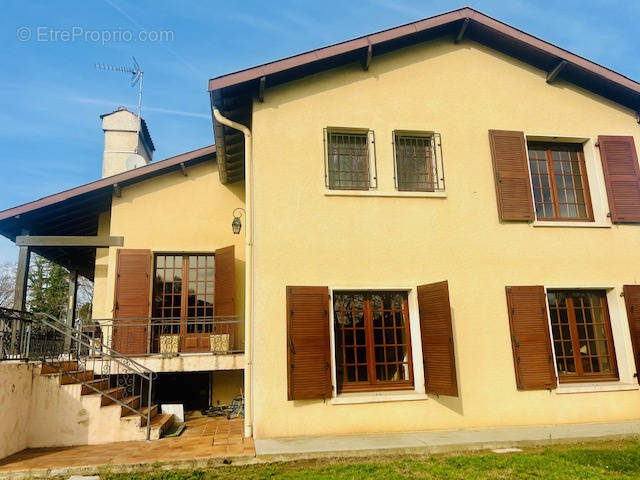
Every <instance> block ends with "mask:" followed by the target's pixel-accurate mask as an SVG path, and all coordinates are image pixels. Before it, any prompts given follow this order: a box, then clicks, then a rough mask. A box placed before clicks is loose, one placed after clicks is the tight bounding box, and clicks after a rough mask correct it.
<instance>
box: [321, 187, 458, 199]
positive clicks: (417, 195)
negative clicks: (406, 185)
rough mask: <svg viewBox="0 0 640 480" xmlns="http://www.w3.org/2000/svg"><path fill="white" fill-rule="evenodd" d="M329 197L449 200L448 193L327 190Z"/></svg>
mask: <svg viewBox="0 0 640 480" xmlns="http://www.w3.org/2000/svg"><path fill="white" fill-rule="evenodd" d="M324 194H325V196H327V197H409V198H447V193H446V192H399V191H397V190H394V191H392V192H381V191H379V190H330V189H325V191H324Z"/></svg>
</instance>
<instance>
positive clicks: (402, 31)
mask: <svg viewBox="0 0 640 480" xmlns="http://www.w3.org/2000/svg"><path fill="white" fill-rule="evenodd" d="M465 18H469V19H470V20H473V21H474V22H478V23H480V24H482V25H484V26H486V27H488V28H491V29H493V30H496V31H498V32H500V33H502V34H505V35H507V36H509V37H511V38H513V39H515V40H518V41H521V42H524V43H526V44H528V45H530V46H532V47H535V48H537V49H540V50H542V51H544V52H546V53H548V54H550V55H554V56H557V57H558V58H560V59H562V60H566V61H567V62H570V63H572V64H574V65H577V66H579V67H581V68H583V69H585V70H588V71H590V72H591V73H594V74H596V75H600V76H602V77H604V78H606V79H607V80H610V81H612V82H614V83H617V84H619V85H621V86H624V87H626V88H628V89H630V90H632V91H635V92H638V93H640V83H638V82H636V81H634V80H632V79H630V78H629V77H626V76H624V75H622V74H620V73H618V72H615V71H614V70H611V69H609V68H606V67H603V66H602V65H599V64H597V63H595V62H592V61H591V60H587V59H586V58H584V57H581V56H579V55H576V54H574V53H571V52H569V51H568V50H565V49H563V48H560V47H558V46H556V45H554V44H552V43H549V42H546V41H544V40H542V39H540V38H538V37H535V36H533V35H530V34H528V33H526V32H524V31H522V30H519V29H517V28H515V27H512V26H510V25H508V24H506V23H503V22H501V21H499V20H496V19H494V18H492V17H489V16H487V15H485V14H483V13H480V12H478V11H477V10H474V9H472V8H469V7H464V8H460V9H458V10H453V11H451V12H448V13H443V14H440V15H436V16H434V17H429V18H425V19H423V20H418V21H417V22H412V23H407V24H405V25H401V26H399V27H394V28H390V29H387V30H382V31H380V32H376V33H373V34H369V35H365V36H362V37H358V38H354V39H352V40H347V41H345V42H341V43H336V44H334V45H330V46H327V47H322V48H318V49H316V50H311V51H308V52H305V53H301V54H298V55H294V56H291V57H287V58H283V59H281V60H276V61H273V62H269V63H265V64H263V65H258V66H256V67H252V68H248V69H245V70H240V71H237V72H234V73H229V74H226V75H221V76H218V77H215V78H212V79H210V80H209V91H214V90H219V89H221V88H225V87H230V86H233V85H237V84H241V83H245V82H249V81H252V80H256V79H258V78H260V77H262V76H267V75H271V74H274V73H278V72H282V71H284V70H288V69H291V68H295V67H299V66H301V65H305V64H309V63H312V62H315V61H318V60H322V59H326V58H329V57H332V56H335V55H339V54H343V53H346V52H351V51H355V50H358V49H361V48H366V47H368V46H369V45H376V44H379V43H383V42H387V41H389V40H394V39H398V38H401V37H404V36H406V35H411V34H414V33H418V32H421V31H425V30H429V29H431V28H434V27H438V26H442V25H445V24H448V23H451V22H454V21H458V20H463V19H465Z"/></svg>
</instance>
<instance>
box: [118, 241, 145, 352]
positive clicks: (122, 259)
mask: <svg viewBox="0 0 640 480" xmlns="http://www.w3.org/2000/svg"><path fill="white" fill-rule="evenodd" d="M115 290H116V291H115V308H114V317H115V318H116V320H115V325H114V330H113V341H112V346H113V349H114V350H115V351H116V352H119V353H123V354H128V355H131V354H145V353H147V333H148V322H149V320H148V317H149V300H150V291H151V251H150V250H133V249H119V250H118V253H117V262H116V289H115ZM118 324H126V325H127V326H124V325H123V326H119V325H118Z"/></svg>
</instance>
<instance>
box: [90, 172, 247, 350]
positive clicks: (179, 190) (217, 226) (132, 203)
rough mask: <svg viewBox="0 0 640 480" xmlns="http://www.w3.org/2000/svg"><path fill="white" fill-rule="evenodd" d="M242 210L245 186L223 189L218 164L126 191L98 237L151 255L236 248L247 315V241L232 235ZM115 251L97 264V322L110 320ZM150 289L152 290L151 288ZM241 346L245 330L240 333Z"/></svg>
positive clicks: (100, 255) (240, 297) (239, 307)
mask: <svg viewBox="0 0 640 480" xmlns="http://www.w3.org/2000/svg"><path fill="white" fill-rule="evenodd" d="M236 207H244V186H243V185H242V184H234V185H229V186H227V185H222V184H221V183H220V181H219V178H218V167H217V164H216V163H215V162H204V163H201V164H198V165H195V166H192V167H187V176H183V175H182V173H181V172H180V171H177V172H173V173H168V174H165V175H161V176H159V177H155V178H153V179H150V180H145V181H143V182H140V183H136V184H133V185H130V186H127V187H124V188H122V196H121V197H116V196H114V197H113V201H112V207H111V212H110V213H108V212H107V213H105V214H103V215H102V216H101V217H100V233H101V234H102V233H105V231H108V232H109V234H110V235H113V236H123V237H124V247H123V248H145V249H150V250H151V251H152V252H214V251H215V250H216V249H218V248H222V247H226V246H229V245H234V246H235V255H236V269H235V275H236V282H235V283H236V296H235V306H236V315H240V316H242V315H243V312H244V266H245V254H244V236H243V235H234V234H233V232H232V231H231V220H232V211H233V209H234V208H236ZM116 251H117V248H114V247H112V248H109V249H100V250H98V252H97V258H96V281H95V284H94V299H93V318H96V319H100V318H112V317H113V305H114V287H115V268H116V255H117V254H116ZM150 288H151V284H150ZM237 332H238V335H239V336H240V338H239V341H242V336H243V334H244V329H243V325H242V324H240V325H239V328H238V329H237Z"/></svg>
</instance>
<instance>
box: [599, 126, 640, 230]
mask: <svg viewBox="0 0 640 480" xmlns="http://www.w3.org/2000/svg"><path fill="white" fill-rule="evenodd" d="M598 145H599V146H600V158H601V159H602V168H603V170H604V179H605V183H606V185H607V196H608V197H609V210H610V212H611V221H612V222H614V223H640V168H639V167H638V156H637V153H636V146H635V144H634V142H633V137H619V136H606V135H601V136H599V137H598Z"/></svg>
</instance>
